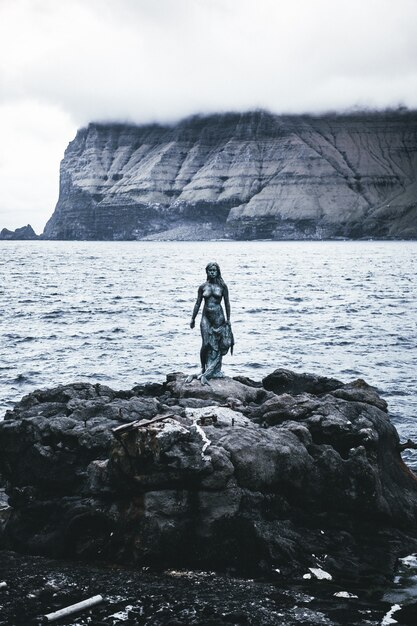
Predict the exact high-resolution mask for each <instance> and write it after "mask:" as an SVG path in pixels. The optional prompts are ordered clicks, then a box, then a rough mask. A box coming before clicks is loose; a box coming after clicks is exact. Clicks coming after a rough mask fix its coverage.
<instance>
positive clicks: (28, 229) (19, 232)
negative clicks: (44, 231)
mask: <svg viewBox="0 0 417 626" xmlns="http://www.w3.org/2000/svg"><path fill="white" fill-rule="evenodd" d="M16 239H25V240H27V239H39V235H37V234H36V233H35V231H34V230H33V228H32V226H31V225H30V224H28V225H27V226H22V227H21V228H16V230H8V229H7V228H3V230H2V231H1V232H0V240H16Z"/></svg>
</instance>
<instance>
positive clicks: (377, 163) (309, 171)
mask: <svg viewBox="0 0 417 626" xmlns="http://www.w3.org/2000/svg"><path fill="white" fill-rule="evenodd" d="M416 155H417V113H416V112H400V111H398V112H392V111H391V112H389V111H388V112H385V113H357V114H351V115H326V116H321V117H318V116H306V115H304V116H289V115H281V116H278V115H273V114H270V113H267V112H265V111H256V112H249V113H243V114H239V113H233V114H232V113H230V114H223V115H220V114H219V115H211V116H208V117H193V118H189V119H186V120H183V121H182V122H179V123H178V124H177V125H175V126H161V125H148V126H129V125H125V124H97V123H93V124H90V125H89V126H88V128H83V129H81V130H79V131H78V133H77V136H76V137H75V139H74V140H73V141H72V142H71V143H70V144H69V146H68V148H67V150H66V152H65V156H64V159H63V161H62V164H61V177H60V194H59V199H58V203H57V205H56V208H55V212H54V214H53V215H52V217H51V219H50V220H49V222H48V223H47V225H46V227H45V233H44V235H45V237H46V238H49V239H115V240H118V239H143V238H148V239H177V240H181V239H188V240H199V239H200V240H204V239H216V238H219V237H229V238H232V239H264V238H270V239H324V238H334V237H336V238H340V237H342V238H346V237H347V238H354V239H357V238H361V237H378V238H386V237H388V238H408V239H410V238H415V237H417V226H416V225H417V202H416V197H417V191H416V190H417V178H416V171H417V169H416Z"/></svg>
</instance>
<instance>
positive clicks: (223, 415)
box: [185, 405, 254, 428]
mask: <svg viewBox="0 0 417 626" xmlns="http://www.w3.org/2000/svg"><path fill="white" fill-rule="evenodd" d="M185 414H186V416H187V417H190V418H191V419H192V420H199V419H201V418H202V417H213V416H215V417H216V418H217V422H216V424H217V426H244V427H245V428H248V427H252V428H253V427H254V425H253V422H251V421H250V419H248V418H247V417H245V416H244V415H243V413H241V412H240V411H233V409H230V408H228V407H225V406H217V405H213V406H206V407H202V408H199V409H188V408H187V409H185Z"/></svg>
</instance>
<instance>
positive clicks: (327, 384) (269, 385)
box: [262, 369, 343, 396]
mask: <svg viewBox="0 0 417 626" xmlns="http://www.w3.org/2000/svg"><path fill="white" fill-rule="evenodd" d="M262 384H263V386H264V387H265V389H268V390H269V391H273V392H274V393H275V394H278V395H279V394H281V393H290V394H292V395H297V394H299V393H304V392H305V393H311V394H313V395H315V396H320V395H321V394H323V393H328V392H329V391H334V390H335V389H338V388H340V387H343V383H341V382H340V380H336V379H335V378H326V377H325V376H316V375H315V374H305V373H303V374H297V373H296V372H291V371H290V370H285V369H277V370H275V371H274V372H272V374H269V375H268V376H266V377H265V378H264V379H263V381H262Z"/></svg>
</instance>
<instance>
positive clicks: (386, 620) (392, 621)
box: [381, 604, 401, 626]
mask: <svg viewBox="0 0 417 626" xmlns="http://www.w3.org/2000/svg"><path fill="white" fill-rule="evenodd" d="M400 608H401V604H394V605H393V606H392V607H391V608H390V610H389V611H388V613H387V614H386V615H384V617H383V619H382V622H381V626H389V624H398V622H397V620H396V619H393V618H392V616H393V614H394V613H396V612H397V611H399V610H400Z"/></svg>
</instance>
